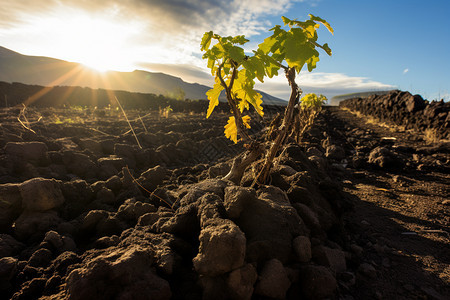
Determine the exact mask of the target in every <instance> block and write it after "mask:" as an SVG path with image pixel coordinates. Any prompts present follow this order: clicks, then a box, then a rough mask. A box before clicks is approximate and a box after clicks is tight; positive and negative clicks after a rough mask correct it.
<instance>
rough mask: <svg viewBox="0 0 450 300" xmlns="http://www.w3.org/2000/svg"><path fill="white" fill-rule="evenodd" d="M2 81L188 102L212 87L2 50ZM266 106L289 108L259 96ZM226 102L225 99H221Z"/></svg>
mask: <svg viewBox="0 0 450 300" xmlns="http://www.w3.org/2000/svg"><path fill="white" fill-rule="evenodd" d="M0 81H5V82H21V83H25V84H37V85H43V86H81V87H90V88H94V89H98V88H101V89H111V90H123V91H130V92H140V93H152V94H156V95H164V96H170V97H174V98H177V97H183V96H184V97H185V98H187V99H206V95H205V93H206V91H208V90H209V89H210V87H208V86H206V85H201V84H197V83H187V82H185V81H183V80H182V79H181V78H179V77H175V76H171V75H167V74H164V73H153V72H147V71H141V70H135V71H133V72H118V71H108V72H97V71H94V70H92V69H89V68H87V67H85V66H83V65H82V64H78V63H73V62H67V61H64V60H60V59H55V58H50V57H42V56H28V55H23V54H20V53H17V52H14V51H12V50H9V49H7V48H4V47H0ZM260 93H261V95H262V96H263V101H264V103H265V104H274V105H286V104H287V102H286V101H284V100H282V99H279V98H276V97H274V96H271V95H269V94H266V93H264V92H260ZM222 94H223V93H222ZM221 98H222V99H221V100H222V101H224V100H225V96H224V95H222V96H221Z"/></svg>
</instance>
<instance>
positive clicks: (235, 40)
mask: <svg viewBox="0 0 450 300" xmlns="http://www.w3.org/2000/svg"><path fill="white" fill-rule="evenodd" d="M248 41H249V40H247V39H246V38H245V36H244V35H238V36H235V37H233V38H232V39H231V42H232V43H233V44H239V45H244V44H245V43H247V42H248Z"/></svg>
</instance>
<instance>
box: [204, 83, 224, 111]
mask: <svg viewBox="0 0 450 300" xmlns="http://www.w3.org/2000/svg"><path fill="white" fill-rule="evenodd" d="M223 89H224V87H223V86H222V85H221V84H220V82H216V83H215V84H214V87H213V88H212V89H210V90H209V91H207V92H206V96H208V100H209V105H208V111H207V112H206V118H209V116H210V115H211V113H212V112H213V110H214V108H215V107H216V106H217V105H219V96H220V93H221V92H222V90H223Z"/></svg>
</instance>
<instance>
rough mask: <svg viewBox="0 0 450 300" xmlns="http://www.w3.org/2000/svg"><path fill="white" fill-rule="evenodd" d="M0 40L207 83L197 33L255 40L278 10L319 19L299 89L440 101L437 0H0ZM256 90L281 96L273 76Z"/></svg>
mask: <svg viewBox="0 0 450 300" xmlns="http://www.w3.org/2000/svg"><path fill="white" fill-rule="evenodd" d="M0 6H1V7H2V10H0V46H4V47H6V48H9V49H11V50H14V51H17V52H20V53H22V54H27V55H39V56H49V57H55V58H60V59H64V60H68V61H75V62H81V63H84V64H86V65H89V66H92V67H95V68H99V69H113V70H122V71H132V70H134V69H144V70H149V71H156V72H165V73H168V74H171V75H175V76H179V77H181V78H183V79H184V80H185V81H188V82H198V83H202V84H207V85H211V84H212V78H211V76H210V75H209V74H208V71H207V69H206V63H205V62H204V61H202V60H201V58H200V57H201V53H200V47H199V42H200V39H201V36H202V34H203V33H204V32H205V31H209V30H214V31H215V32H216V33H219V34H221V35H236V34H245V35H246V36H247V37H248V38H249V39H250V40H251V42H250V43H249V44H248V45H246V49H252V48H255V47H256V45H257V44H258V43H259V42H261V41H262V40H263V39H264V38H265V37H266V36H267V35H268V33H267V30H268V29H269V28H271V27H272V26H274V25H275V24H281V16H282V15H285V16H287V17H289V18H298V19H300V20H302V19H306V18H307V15H308V14H309V13H312V14H314V15H317V16H320V17H322V18H324V19H326V20H327V21H328V22H329V23H330V24H331V25H332V26H333V28H334V30H335V34H334V35H331V34H330V33H328V32H327V31H326V30H320V31H319V40H320V41H321V42H327V43H328V44H329V45H330V47H331V49H332V50H333V56H332V57H330V58H329V57H327V55H326V54H325V53H322V54H321V61H320V62H319V63H318V67H317V69H316V70H314V71H313V72H312V73H308V72H306V73H303V72H302V73H303V74H302V75H301V76H300V77H299V78H298V83H299V85H300V86H301V87H302V88H303V90H304V91H305V92H317V93H323V94H325V95H327V96H328V97H332V96H333V95H337V94H343V93H350V92H358V91H367V90H384V89H393V88H398V89H401V90H407V91H410V92H411V93H413V94H416V93H418V94H421V95H422V96H423V97H424V98H426V99H429V100H433V99H437V98H438V97H439V96H440V98H444V99H445V100H447V101H448V100H450V72H449V70H450V58H449V54H448V53H450V18H449V17H448V16H449V14H450V1H447V0H442V1H438V0H428V1H415V0H390V1H385V0H378V1H366V0H359V1H356V0H210V1H206V0H182V1H180V0H129V1H126V2H125V1H119V0H90V1H88V0H65V1H58V0H15V1H11V0H0ZM257 87H258V88H259V89H261V90H263V91H265V92H268V93H270V94H273V95H274V96H278V97H281V98H285V99H286V98H287V97H288V94H289V90H290V89H289V87H288V86H287V85H286V81H285V79H284V78H283V76H280V77H279V78H276V79H273V80H268V81H266V82H265V83H264V84H259V85H258V86H257Z"/></svg>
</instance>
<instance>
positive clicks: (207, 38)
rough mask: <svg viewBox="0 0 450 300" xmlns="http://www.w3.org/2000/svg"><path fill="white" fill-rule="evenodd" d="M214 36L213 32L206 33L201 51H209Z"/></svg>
mask: <svg viewBox="0 0 450 300" xmlns="http://www.w3.org/2000/svg"><path fill="white" fill-rule="evenodd" d="M212 36H213V32H212V31H209V32H205V34H203V38H202V42H201V44H200V46H201V49H200V50H201V51H204V50H208V49H209V45H210V44H211V38H212Z"/></svg>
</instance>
